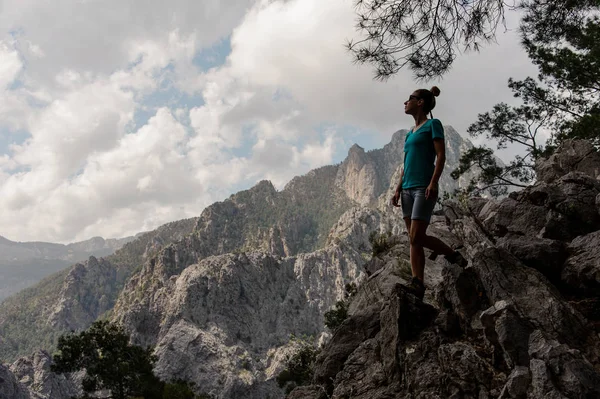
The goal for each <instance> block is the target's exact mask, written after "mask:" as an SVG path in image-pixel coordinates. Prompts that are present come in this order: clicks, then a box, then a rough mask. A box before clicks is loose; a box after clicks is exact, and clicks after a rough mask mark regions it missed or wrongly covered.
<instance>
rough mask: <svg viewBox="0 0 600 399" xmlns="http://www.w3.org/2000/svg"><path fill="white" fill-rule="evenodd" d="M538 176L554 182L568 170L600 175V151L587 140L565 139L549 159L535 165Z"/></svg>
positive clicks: (594, 176) (539, 178)
mask: <svg viewBox="0 0 600 399" xmlns="http://www.w3.org/2000/svg"><path fill="white" fill-rule="evenodd" d="M535 170H536V174H537V178H538V180H540V181H543V182H546V183H552V182H554V181H555V180H557V179H559V178H560V177H562V176H564V175H566V174H567V173H568V172H571V171H577V172H582V173H585V174H587V175H588V176H590V177H592V178H594V179H595V178H596V177H597V176H598V175H600V153H598V151H596V149H595V148H594V146H593V145H592V144H591V143H590V142H589V141H587V140H565V141H564V142H563V143H562V144H561V145H560V146H559V148H557V149H556V151H555V153H554V154H553V155H551V156H550V157H549V158H548V159H540V160H539V161H538V163H537V165H536V167H535Z"/></svg>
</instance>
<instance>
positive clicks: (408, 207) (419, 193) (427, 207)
mask: <svg viewBox="0 0 600 399" xmlns="http://www.w3.org/2000/svg"><path fill="white" fill-rule="evenodd" d="M400 201H401V203H402V216H403V217H404V218H410V219H411V220H423V221H425V222H427V223H429V221H430V220H431V214H432V213H433V208H435V204H436V201H437V196H435V197H430V198H429V199H425V187H417V188H407V189H403V190H402V193H401V195H400Z"/></svg>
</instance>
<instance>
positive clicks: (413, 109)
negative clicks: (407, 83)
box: [404, 91, 423, 115]
mask: <svg viewBox="0 0 600 399" xmlns="http://www.w3.org/2000/svg"><path fill="white" fill-rule="evenodd" d="M422 106H423V100H422V99H421V97H419V93H417V92H416V91H415V92H413V93H412V94H411V95H410V96H409V97H408V100H406V101H404V113H405V114H409V115H415V114H416V113H417V112H418V111H419V108H420V107H422Z"/></svg>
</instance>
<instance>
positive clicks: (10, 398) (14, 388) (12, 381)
mask: <svg viewBox="0 0 600 399" xmlns="http://www.w3.org/2000/svg"><path fill="white" fill-rule="evenodd" d="M0 398H2V399H30V398H31V396H30V395H29V391H28V390H27V388H26V387H25V386H24V385H23V384H21V383H20V382H19V381H18V380H17V378H16V377H15V375H14V374H13V373H12V372H11V371H10V369H9V368H8V367H6V366H5V365H3V364H0Z"/></svg>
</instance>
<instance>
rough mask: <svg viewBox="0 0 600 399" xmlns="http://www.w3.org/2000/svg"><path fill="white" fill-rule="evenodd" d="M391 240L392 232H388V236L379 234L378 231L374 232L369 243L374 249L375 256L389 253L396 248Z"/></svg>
mask: <svg viewBox="0 0 600 399" xmlns="http://www.w3.org/2000/svg"><path fill="white" fill-rule="evenodd" d="M391 238H392V233H391V232H387V233H386V234H384V233H378V232H377V231H373V232H372V233H371V234H370V235H369V242H370V243H371V246H372V247H373V256H379V255H381V254H383V253H385V252H387V251H389V250H390V249H391V248H392V247H393V246H394V242H393V241H392V239H391Z"/></svg>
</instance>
